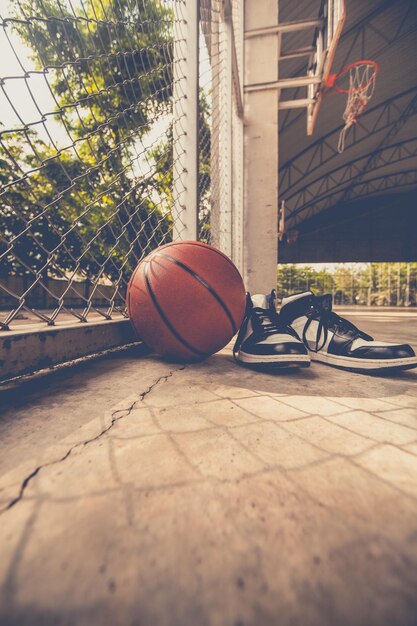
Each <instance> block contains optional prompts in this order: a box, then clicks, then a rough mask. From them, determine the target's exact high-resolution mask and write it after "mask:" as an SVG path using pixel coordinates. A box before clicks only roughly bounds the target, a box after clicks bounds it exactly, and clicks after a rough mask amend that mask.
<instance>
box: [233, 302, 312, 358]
mask: <svg viewBox="0 0 417 626" xmlns="http://www.w3.org/2000/svg"><path fill="white" fill-rule="evenodd" d="M233 355H234V357H235V359H236V361H237V362H238V363H240V364H242V365H246V366H248V367H252V368H254V369H273V368H277V367H308V366H309V365H310V357H309V356H308V352H307V350H306V348H305V346H304V344H303V343H302V342H301V341H300V340H299V338H298V337H297V335H296V333H295V332H294V331H293V330H292V328H290V327H288V326H286V325H285V324H283V323H282V322H281V320H280V317H279V315H278V314H277V312H276V309H275V291H274V290H273V291H272V292H271V294H270V295H268V296H264V295H262V294H259V295H256V296H252V297H251V296H250V294H249V293H248V294H246V313H245V318H244V320H243V323H242V326H241V327H240V330H239V334H238V336H237V339H236V343H235V346H234V348H233Z"/></svg>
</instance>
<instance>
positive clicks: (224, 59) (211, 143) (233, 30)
mask: <svg viewBox="0 0 417 626" xmlns="http://www.w3.org/2000/svg"><path fill="white" fill-rule="evenodd" d="M242 66H243V0H200V68H199V69H200V71H199V86H200V122H199V147H200V149H199V154H200V164H199V237H200V239H202V240H204V241H207V242H209V243H210V242H211V243H213V245H215V246H217V247H218V248H220V249H221V250H222V251H223V252H225V253H226V254H227V255H228V256H230V257H231V258H232V259H233V261H234V262H235V263H236V264H237V266H238V267H241V265H242V255H243V251H242V246H243V242H242V228H243V227H242V211H243V208H242V207H243V104H242V84H243V73H242Z"/></svg>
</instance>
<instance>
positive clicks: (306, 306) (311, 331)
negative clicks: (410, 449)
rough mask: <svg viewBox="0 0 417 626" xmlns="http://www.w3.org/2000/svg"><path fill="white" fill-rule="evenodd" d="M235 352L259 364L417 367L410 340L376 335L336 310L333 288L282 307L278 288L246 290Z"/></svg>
mask: <svg viewBox="0 0 417 626" xmlns="http://www.w3.org/2000/svg"><path fill="white" fill-rule="evenodd" d="M233 353H234V356H235V358H236V360H237V361H238V363H240V364H242V365H245V366H248V367H252V368H254V369H275V368H286V367H308V366H309V365H310V362H311V361H321V362H322V363H327V364H328V365H333V366H335V367H339V368H342V369H348V370H356V371H367V372H372V371H379V372H380V371H384V370H392V369H396V370H399V369H401V370H404V369H411V368H413V367H417V357H416V355H415V353H414V350H413V349H412V348H411V346H409V345H408V344H394V343H385V342H382V341H375V340H374V339H373V337H371V336H370V335H368V334H366V333H364V332H363V331H361V330H359V329H358V328H357V327H356V326H354V324H352V323H351V322H349V321H348V320H346V319H344V318H343V317H340V316H339V315H337V313H335V311H333V310H332V296H331V295H330V294H328V295H324V296H315V295H314V294H313V293H312V292H311V291H306V292H304V293H297V294H294V295H292V296H289V297H287V298H284V299H283V301H282V304H281V310H280V312H279V313H277V310H276V297H275V290H272V291H271V294H270V295H267V296H265V295H261V294H259V295H256V296H252V297H251V296H250V294H249V293H248V294H246V313H245V318H244V320H243V323H242V326H241V328H240V331H239V333H238V336H237V339H236V343H235V346H234V349H233Z"/></svg>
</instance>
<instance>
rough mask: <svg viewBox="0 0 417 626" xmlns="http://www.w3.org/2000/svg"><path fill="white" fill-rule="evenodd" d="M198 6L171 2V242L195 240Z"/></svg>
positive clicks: (187, 0)
mask: <svg viewBox="0 0 417 626" xmlns="http://www.w3.org/2000/svg"><path fill="white" fill-rule="evenodd" d="M198 5H199V3H198V2H197V1H196V0H185V2H174V3H173V9H174V17H175V21H174V64H173V78H174V86H173V95H174V104H173V114H174V115H173V118H174V119H173V175H174V189H173V196H174V197H173V209H172V217H173V223H174V228H173V238H174V240H178V239H182V240H184V239H197V213H198V13H199V11H198Z"/></svg>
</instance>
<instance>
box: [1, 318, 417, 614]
mask: <svg viewBox="0 0 417 626" xmlns="http://www.w3.org/2000/svg"><path fill="white" fill-rule="evenodd" d="M355 319H356V321H357V323H358V324H360V325H361V326H362V327H363V328H364V329H365V330H367V331H368V332H369V331H370V332H374V333H375V334H378V336H379V337H381V338H382V339H387V340H388V339H393V338H394V337H396V338H397V339H399V340H402V341H403V340H408V341H412V339H413V338H414V339H415V343H417V321H416V319H415V318H412V317H410V316H401V315H400V314H396V313H395V312H389V313H386V314H383V313H381V314H380V313H375V314H373V315H368V316H363V319H359V318H358V317H356V318H355ZM416 383H417V370H416V371H410V372H405V373H403V374H401V375H399V376H395V377H394V376H384V377H377V376H363V375H360V374H351V373H347V372H340V371H338V370H335V369H332V368H328V367H326V366H323V365H320V364H315V365H313V366H312V367H311V368H310V369H309V370H301V371H300V372H295V371H292V372H289V373H286V374H285V373H281V374H277V375H267V374H265V375H263V374H257V373H253V372H251V371H249V370H245V369H242V368H239V367H237V366H235V365H234V363H233V361H232V358H231V354H230V349H226V350H225V351H223V352H222V353H220V354H218V355H216V356H214V357H212V358H211V359H209V360H208V361H206V362H205V363H202V364H199V365H193V366H186V367H183V366H179V365H170V364H167V363H164V362H161V361H158V360H157V359H154V358H151V357H143V358H139V357H138V355H137V354H135V353H129V354H119V355H118V356H115V357H113V358H112V359H104V360H101V361H97V362H95V363H89V364H86V365H83V366H79V367H78V368H76V369H73V370H67V371H61V372H59V373H56V374H54V375H52V376H50V377H48V378H43V379H38V380H37V381H36V380H35V381H31V382H29V383H26V384H25V385H24V386H23V387H19V388H17V389H14V390H13V389H10V390H8V391H7V390H6V391H3V392H2V393H1V395H0V401H2V406H3V413H2V417H1V420H0V440H1V441H2V454H1V456H0V489H1V490H0V509H1V513H0V581H1V591H0V624H13V625H16V626H17V625H19V626H24V625H25V624H30V625H33V624H36V625H42V626H49V625H50V624H65V625H68V626H73V625H84V624H85V625H87V624H88V625H89V626H91V625H96V624H97V625H100V626H101V625H103V626H106V625H107V624H109V625H112V626H118V625H125V624H129V625H136V626H139V625H140V626H148V625H149V626H205V625H207V626H212V625H213V626H223V625H224V626H229V625H230V626H270V625H271V626H272V625H274V626H275V625H277V626H287V625H288V626H290V625H291V626H310V625H311V626H313V625H314V626H327V625H329V626H330V625H331V626H344V625H352V626H353V625H355V626H356V625H359V626H362V625H363V626H385V625H386V626H415V625H416V624H417V592H416V590H417V504H416V499H417V384H416Z"/></svg>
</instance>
